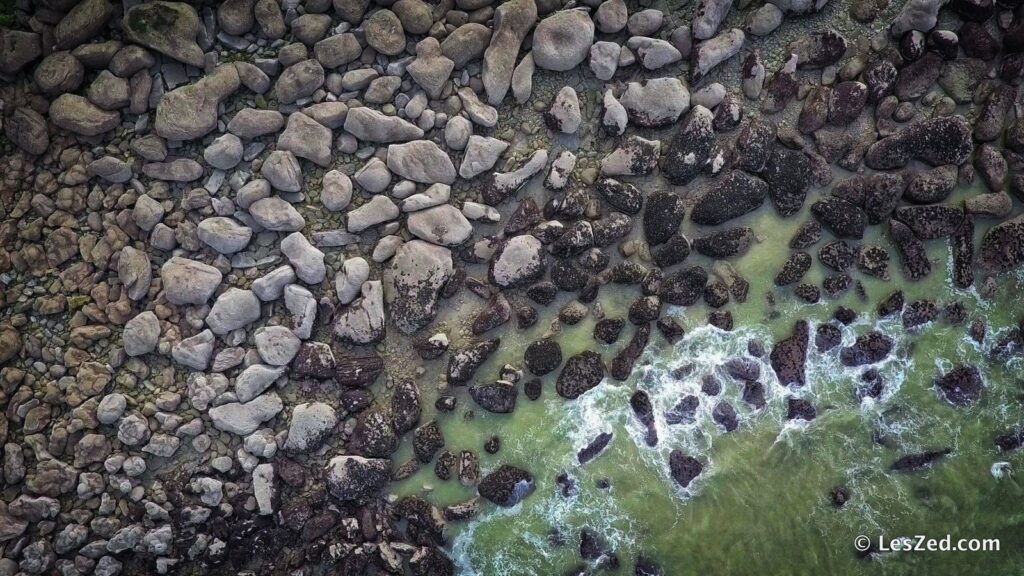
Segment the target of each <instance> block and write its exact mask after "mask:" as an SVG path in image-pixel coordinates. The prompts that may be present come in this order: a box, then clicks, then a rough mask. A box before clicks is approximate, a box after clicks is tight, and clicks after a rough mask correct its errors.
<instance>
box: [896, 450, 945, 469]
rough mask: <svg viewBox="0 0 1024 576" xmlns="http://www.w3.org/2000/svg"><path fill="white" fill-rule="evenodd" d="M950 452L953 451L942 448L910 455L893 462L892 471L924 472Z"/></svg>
mask: <svg viewBox="0 0 1024 576" xmlns="http://www.w3.org/2000/svg"><path fill="white" fill-rule="evenodd" d="M952 452H953V450H952V449H951V448H944V449H942V450H935V451H928V452H920V453H917V454H910V455H907V456H904V457H902V458H900V459H898V460H896V462H893V465H892V469H893V470H894V471H896V472H916V471H918V470H925V469H928V468H931V467H932V465H934V464H935V463H936V462H938V461H939V460H942V459H943V458H945V457H946V456H947V455H949V454H951V453H952Z"/></svg>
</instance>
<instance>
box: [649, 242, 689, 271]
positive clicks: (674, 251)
mask: <svg viewBox="0 0 1024 576" xmlns="http://www.w3.org/2000/svg"><path fill="white" fill-rule="evenodd" d="M652 255H653V257H654V263H655V264H657V265H658V266H659V267H661V268H668V267H669V266H675V265H676V264H679V263H681V262H683V261H684V260H686V258H687V256H689V255H690V241H689V240H688V239H687V238H686V236H683V235H682V234H676V235H675V236H672V237H671V238H669V239H668V241H667V242H665V243H664V244H662V245H661V246H659V247H658V248H656V249H655V250H654V253H653V254H652Z"/></svg>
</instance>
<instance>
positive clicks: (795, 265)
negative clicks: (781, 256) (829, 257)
mask: <svg viewBox="0 0 1024 576" xmlns="http://www.w3.org/2000/svg"><path fill="white" fill-rule="evenodd" d="M812 263H813V260H812V259H811V255H810V254H808V253H806V252H794V253H793V254H791V255H790V257H789V259H787V260H786V262H785V263H784V264H783V265H782V269H781V270H779V273H778V274H777V275H776V276H775V285H776V286H788V285H790V284H795V283H797V282H799V281H800V279H801V278H803V277H804V274H806V273H807V271H808V270H810V268H811V264H812Z"/></svg>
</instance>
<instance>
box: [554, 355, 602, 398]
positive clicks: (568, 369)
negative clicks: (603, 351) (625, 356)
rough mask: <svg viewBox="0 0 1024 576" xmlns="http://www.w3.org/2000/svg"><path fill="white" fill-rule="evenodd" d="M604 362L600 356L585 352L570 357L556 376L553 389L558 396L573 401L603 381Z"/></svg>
mask: <svg viewBox="0 0 1024 576" xmlns="http://www.w3.org/2000/svg"><path fill="white" fill-rule="evenodd" d="M604 374H605V370H604V362H602V361H601V356H600V354H598V353H596V352H593V351H590V350H585V351H583V352H580V353H579V354H576V355H574V356H570V357H569V359H568V360H566V362H565V366H564V367H563V368H562V371H561V372H560V373H559V374H558V380H557V382H556V384H555V389H556V390H557V391H558V395H559V396H561V397H562V398H566V399H568V400H574V399H576V398H579V397H580V396H582V395H583V394H584V393H585V392H587V391H588V390H590V389H591V388H594V387H595V386H597V385H598V384H600V383H601V381H602V380H604Z"/></svg>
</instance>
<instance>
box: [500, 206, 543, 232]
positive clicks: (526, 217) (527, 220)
mask: <svg viewBox="0 0 1024 576" xmlns="http://www.w3.org/2000/svg"><path fill="white" fill-rule="evenodd" d="M543 221H544V214H543V213H542V212H541V209H540V207H539V206H537V202H536V201H535V200H534V199H533V198H526V199H524V200H523V201H522V202H520V203H519V205H518V206H516V209H515V211H513V212H512V215H511V216H509V218H508V222H507V223H506V224H505V235H506V236H509V237H512V236H515V235H516V234H519V233H521V232H525V231H526V230H529V229H530V228H533V227H534V226H536V225H537V224H540V223H541V222H543Z"/></svg>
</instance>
